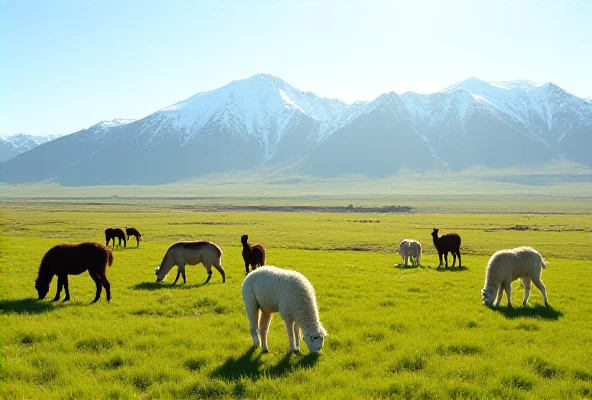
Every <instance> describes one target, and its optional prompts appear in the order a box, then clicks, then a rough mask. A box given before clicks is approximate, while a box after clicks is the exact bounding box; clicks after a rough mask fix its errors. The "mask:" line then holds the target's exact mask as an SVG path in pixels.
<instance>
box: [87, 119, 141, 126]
mask: <svg viewBox="0 0 592 400" xmlns="http://www.w3.org/2000/svg"><path fill="white" fill-rule="evenodd" d="M134 121H136V120H135V119H126V118H115V119H112V120H110V121H101V122H99V123H96V124H94V125H93V126H91V127H90V128H89V129H92V128H102V129H108V128H114V127H116V126H123V125H127V124H130V123H132V122H134Z"/></svg>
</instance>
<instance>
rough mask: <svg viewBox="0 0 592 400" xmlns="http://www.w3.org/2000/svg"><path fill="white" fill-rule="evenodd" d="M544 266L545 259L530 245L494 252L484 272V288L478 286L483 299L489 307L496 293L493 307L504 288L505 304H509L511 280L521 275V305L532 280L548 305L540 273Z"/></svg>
mask: <svg viewBox="0 0 592 400" xmlns="http://www.w3.org/2000/svg"><path fill="white" fill-rule="evenodd" d="M546 267H547V263H546V261H545V259H544V258H543V257H542V256H541V255H540V254H539V253H538V252H537V251H536V250H535V249H533V248H530V247H526V246H522V247H517V248H515V249H507V250H500V251H497V252H495V253H494V254H493V256H491V258H490V259H489V263H488V264H487V271H486V272H485V287H484V288H483V289H481V294H482V295H483V302H484V303H485V304H486V305H488V306H491V305H493V302H494V300H495V294H496V292H497V302H496V304H495V306H496V307H499V305H500V302H501V301H502V296H503V291H504V289H505V291H506V296H507V297H508V307H512V282H513V281H515V280H516V279H518V278H520V279H521V280H522V285H523V286H524V299H523V301H522V305H523V306H526V304H527V303H528V298H529V296H530V282H531V281H532V283H534V285H535V286H536V287H537V288H538V289H539V290H540V291H541V294H542V295H543V300H544V301H545V306H548V305H549V302H548V300H547V288H546V287H545V285H544V284H543V282H542V281H541V274H542V272H543V269H545V268H546Z"/></svg>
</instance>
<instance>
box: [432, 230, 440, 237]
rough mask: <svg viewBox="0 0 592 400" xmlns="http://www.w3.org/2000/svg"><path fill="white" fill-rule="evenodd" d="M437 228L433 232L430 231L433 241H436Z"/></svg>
mask: <svg viewBox="0 0 592 400" xmlns="http://www.w3.org/2000/svg"><path fill="white" fill-rule="evenodd" d="M438 230H439V229H438V228H434V230H433V231H432V237H433V238H434V239H438Z"/></svg>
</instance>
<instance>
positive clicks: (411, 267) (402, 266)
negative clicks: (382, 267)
mask: <svg viewBox="0 0 592 400" xmlns="http://www.w3.org/2000/svg"><path fill="white" fill-rule="evenodd" d="M395 268H401V269H415V268H424V267H422V266H421V265H420V266H415V265H405V264H395Z"/></svg>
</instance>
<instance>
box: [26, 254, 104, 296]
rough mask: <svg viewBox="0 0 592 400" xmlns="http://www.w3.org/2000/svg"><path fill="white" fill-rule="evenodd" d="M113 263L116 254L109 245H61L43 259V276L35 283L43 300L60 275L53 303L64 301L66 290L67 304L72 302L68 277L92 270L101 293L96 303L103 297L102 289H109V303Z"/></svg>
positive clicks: (98, 291)
mask: <svg viewBox="0 0 592 400" xmlns="http://www.w3.org/2000/svg"><path fill="white" fill-rule="evenodd" d="M112 264H113V253H112V252H111V250H110V249H109V248H108V247H107V246H103V245H102V244H100V243H79V244H59V245H57V246H54V247H52V248H51V249H49V250H48V252H47V253H45V256H43V259H42V260H41V266H40V267H39V273H38V276H37V279H36V280H35V289H37V294H38V295H39V299H44V298H45V296H47V292H49V284H50V283H51V280H52V279H53V276H54V275H57V276H58V291H57V293H56V295H55V297H54V298H53V300H52V301H58V300H59V299H60V293H61V292H62V287H63V288H64V289H65V291H66V298H65V299H64V301H68V300H70V291H69V290H68V275H80V274H81V273H83V272H84V271H86V270H88V274H89V275H90V277H91V278H92V279H93V280H94V281H95V285H96V286H97V293H96V296H95V299H94V300H93V303H96V302H97V301H98V300H99V298H100V297H101V290H102V288H103V287H105V291H106V292H107V301H109V300H111V285H110V284H109V281H108V280H107V265H109V266H111V265H112Z"/></svg>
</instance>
